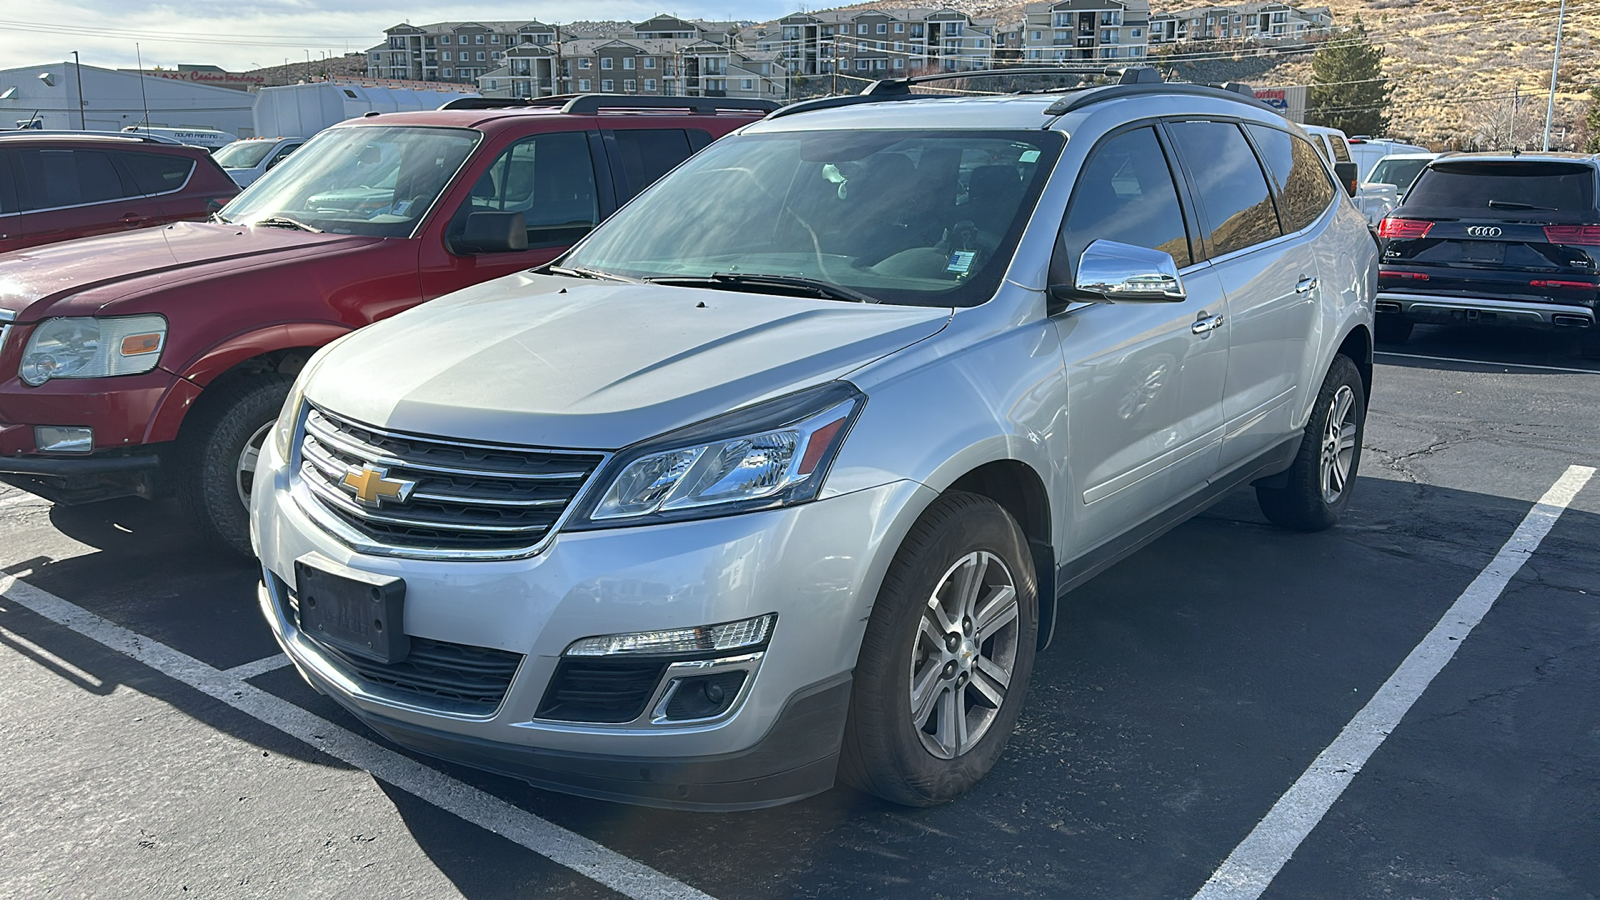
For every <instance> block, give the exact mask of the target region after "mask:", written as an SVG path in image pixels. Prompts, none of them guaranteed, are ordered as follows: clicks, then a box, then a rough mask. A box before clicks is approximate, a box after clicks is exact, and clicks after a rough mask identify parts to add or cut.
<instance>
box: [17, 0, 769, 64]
mask: <svg viewBox="0 0 1600 900" xmlns="http://www.w3.org/2000/svg"><path fill="white" fill-rule="evenodd" d="M798 8H799V4H798V3H792V2H784V0H743V2H732V0H700V2H685V0H672V2H671V3H670V4H667V3H655V2H650V0H552V2H540V3H536V4H535V3H528V2H520V3H502V2H485V3H425V4H423V3H418V4H413V5H402V4H395V3H386V2H375V0H240V2H215V0H189V2H188V3H172V2H152V0H77V2H64V0H25V2H23V0H19V2H14V3H6V4H4V6H0V68H13V67H18V66H31V65H38V64H41V63H48V62H60V61H62V60H65V59H71V58H72V51H73V50H77V51H79V54H80V56H81V58H82V61H83V62H84V63H85V64H86V65H89V64H92V65H100V66H105V67H107V68H117V67H124V66H125V67H131V66H133V65H134V58H135V54H134V44H135V43H136V42H137V43H138V45H139V48H140V50H141V51H142V53H143V57H144V64H145V65H146V66H147V67H148V66H155V65H163V66H168V67H173V66H176V65H178V64H179V63H194V64H209V65H216V66H221V67H223V68H225V69H229V70H233V71H238V70H242V69H253V68H256V67H257V65H262V66H269V65H278V64H282V63H283V61H284V60H285V59H288V60H290V61H291V62H292V61H304V60H305V58H306V53H307V51H309V52H310V54H311V58H312V59H317V58H319V57H320V56H322V55H324V54H331V55H339V54H342V53H344V52H345V51H346V49H349V50H351V51H358V50H365V49H366V48H368V47H371V46H372V45H374V44H377V43H379V42H380V41H381V40H382V39H383V29H385V28H388V27H389V26H391V25H395V24H398V23H400V22H405V21H410V22H412V23H414V24H418V25H421V24H425V23H428V22H439V21H459V20H472V19H494V20H521V19H529V18H537V19H539V20H540V21H544V22H568V21H572V20H574V19H630V20H635V21H637V20H641V19H647V18H649V17H650V16H652V15H655V14H656V13H660V12H671V13H674V14H676V15H681V16H685V17H691V18H703V19H751V20H756V21H764V20H767V19H772V18H776V17H778V16H781V15H784V14H786V13H789V12H793V11H794V10H795V9H798Z"/></svg>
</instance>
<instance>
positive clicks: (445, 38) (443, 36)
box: [439, 34, 450, 44]
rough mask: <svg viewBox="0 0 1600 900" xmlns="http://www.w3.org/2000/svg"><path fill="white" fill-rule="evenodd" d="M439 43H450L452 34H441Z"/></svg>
mask: <svg viewBox="0 0 1600 900" xmlns="http://www.w3.org/2000/svg"><path fill="white" fill-rule="evenodd" d="M439 43H441V44H448V43H450V35H448V34H441V35H439Z"/></svg>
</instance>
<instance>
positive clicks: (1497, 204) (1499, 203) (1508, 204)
mask: <svg viewBox="0 0 1600 900" xmlns="http://www.w3.org/2000/svg"><path fill="white" fill-rule="evenodd" d="M1489 208H1490V209H1537V210H1539V211H1541V212H1556V211H1557V210H1556V208H1555V207H1554V206H1534V205H1533V204H1532V203H1518V202H1517V201H1515V200H1490V201H1489Z"/></svg>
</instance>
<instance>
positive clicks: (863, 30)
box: [856, 23, 867, 34]
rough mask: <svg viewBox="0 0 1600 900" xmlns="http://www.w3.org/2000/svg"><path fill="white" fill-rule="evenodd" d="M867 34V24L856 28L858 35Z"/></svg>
mask: <svg viewBox="0 0 1600 900" xmlns="http://www.w3.org/2000/svg"><path fill="white" fill-rule="evenodd" d="M866 33H867V26H866V24H865V23H862V24H860V25H857V26H856V34H866Z"/></svg>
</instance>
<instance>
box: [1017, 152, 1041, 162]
mask: <svg viewBox="0 0 1600 900" xmlns="http://www.w3.org/2000/svg"><path fill="white" fill-rule="evenodd" d="M1038 161H1039V151H1037V150H1024V151H1022V155H1021V156H1019V157H1017V162H1019V163H1031V162H1038Z"/></svg>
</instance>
